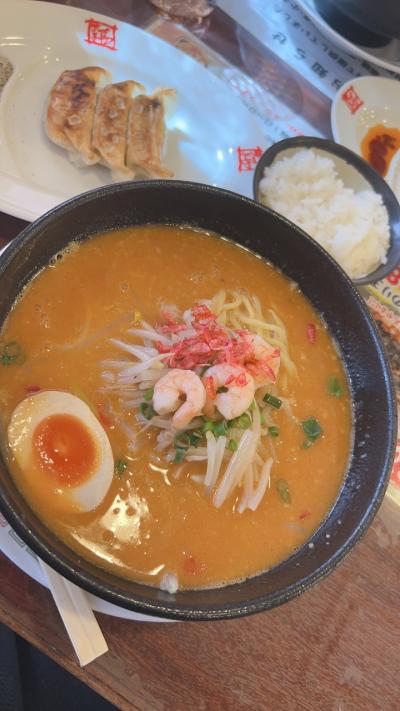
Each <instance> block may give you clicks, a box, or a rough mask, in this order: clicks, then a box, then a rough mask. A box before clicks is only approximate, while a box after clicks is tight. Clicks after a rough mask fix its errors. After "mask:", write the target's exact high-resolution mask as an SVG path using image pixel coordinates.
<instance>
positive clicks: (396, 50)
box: [297, 0, 400, 73]
mask: <svg viewBox="0 0 400 711" xmlns="http://www.w3.org/2000/svg"><path fill="white" fill-rule="evenodd" d="M377 2H378V0H377ZM297 4H298V5H299V6H300V7H301V9H302V10H303V12H305V13H306V15H308V17H309V18H310V20H311V22H312V23H313V24H314V25H315V26H316V27H318V29H319V30H320V31H321V32H322V33H323V34H324V35H325V37H327V38H328V39H330V40H331V42H333V43H334V44H335V45H336V46H337V47H340V48H341V49H343V50H344V51H345V52H348V54H351V55H352V56H353V57H361V58H362V59H366V60H367V61H368V62H371V63H372V64H376V65H377V66H378V67H383V68H384V69H389V70H390V71H392V72H397V73H400V40H392V42H390V44H388V45H386V47H380V48H379V49H375V48H374V49H372V48H370V47H360V46H359V45H357V44H353V42H351V41H350V40H348V39H346V38H345V37H342V35H340V34H339V33H338V32H336V30H334V29H332V27H331V26H330V25H328V23H327V22H325V20H324V19H323V18H322V17H321V15H320V13H319V12H318V10H317V8H316V6H315V2H314V0H297Z"/></svg>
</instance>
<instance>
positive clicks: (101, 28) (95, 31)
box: [85, 19, 118, 51]
mask: <svg viewBox="0 0 400 711" xmlns="http://www.w3.org/2000/svg"><path fill="white" fill-rule="evenodd" d="M85 22H86V24H87V34H86V42H87V43H88V44H95V45H96V46H97V47H106V48H107V49H112V50H113V51H114V50H116V49H117V48H116V46H115V42H116V35H117V30H118V25H108V24H107V23H106V22H98V21H97V20H92V19H90V20H85Z"/></svg>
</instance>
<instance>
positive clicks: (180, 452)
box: [173, 447, 186, 464]
mask: <svg viewBox="0 0 400 711" xmlns="http://www.w3.org/2000/svg"><path fill="white" fill-rule="evenodd" d="M185 455H186V449H181V448H180V447H177V449H176V450H175V457H174V459H173V461H174V462H175V464H180V463H181V462H183V460H184V459H185Z"/></svg>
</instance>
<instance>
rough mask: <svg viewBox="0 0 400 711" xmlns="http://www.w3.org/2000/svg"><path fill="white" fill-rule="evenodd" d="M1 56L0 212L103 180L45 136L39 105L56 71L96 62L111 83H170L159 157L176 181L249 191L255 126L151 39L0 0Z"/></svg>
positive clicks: (105, 176) (211, 81)
mask: <svg viewBox="0 0 400 711" xmlns="http://www.w3.org/2000/svg"><path fill="white" fill-rule="evenodd" d="M0 18H1V22H0V45H1V55H2V56H4V57H5V58H6V59H8V60H9V61H10V62H11V63H12V65H13V67H14V71H13V74H12V76H11V78H10V79H9V80H8V82H7V84H6V85H5V87H4V89H3V91H2V94H1V98H0V210H3V211H4V212H7V213H9V214H11V215H15V216H17V217H21V218H23V219H27V220H34V219H36V218H37V217H39V216H40V215H42V214H43V213H44V212H46V211H47V210H49V209H50V208H52V207H54V206H55V205H57V204H59V203H61V202H63V201H64V200H66V199H68V198H70V197H73V196H75V195H77V194H79V193H81V192H85V191H87V190H90V189H92V188H97V187H100V186H102V185H105V184H107V183H109V182H110V172H109V171H108V170H107V169H106V168H104V167H102V166H99V165H95V166H91V167H86V168H78V167H77V166H75V165H73V164H72V163H71V162H70V161H69V160H68V156H67V153H66V151H64V150H63V149H61V148H59V147H58V146H56V145H54V144H53V143H51V142H50V141H49V139H48V138H47V136H46V135H45V132H44V127H43V112H44V107H45V103H46V100H47V96H48V94H49V91H50V89H51V87H52V86H53V84H54V82H55V81H56V79H57V78H58V76H59V75H60V74H61V72H62V71H63V70H64V69H76V68H80V67H85V66H91V65H97V66H101V67H104V68H105V69H107V70H108V71H109V72H110V73H111V75H112V79H113V81H114V82H118V81H122V80H124V79H135V80H137V81H139V82H141V83H143V84H144V86H145V87H146V89H147V91H148V92H152V91H153V90H154V89H156V88H157V87H160V86H168V87H169V86H171V87H173V88H175V89H176V91H177V104H176V110H175V111H174V112H173V113H172V115H171V116H170V117H169V118H168V119H167V128H168V133H167V146H166V148H167V154H166V159H165V163H166V165H167V166H168V167H169V168H170V169H171V170H172V171H173V172H174V174H175V178H177V179H178V180H179V179H180V180H191V181H194V182H200V183H209V184H211V185H215V186H218V187H223V188H228V189H230V190H234V191H236V192H238V193H240V194H242V195H247V196H250V195H251V182H252V167H253V165H254V163H255V160H256V157H254V159H253V164H252V165H251V166H250V167H249V166H247V165H246V166H245V168H244V169H243V167H242V165H241V164H240V162H239V160H238V158H239V153H238V149H239V147H240V148H242V149H246V150H249V149H250V153H253V154H254V153H256V154H257V155H259V154H260V153H261V151H262V150H263V149H264V147H265V144H266V139H265V137H264V134H263V130H262V127H261V124H259V123H258V121H257V119H256V118H254V117H253V116H252V114H251V113H250V112H249V111H248V109H247V108H246V107H245V106H244V104H242V102H241V101H240V100H239V99H238V98H237V97H236V96H235V94H234V93H233V92H232V90H231V89H230V88H229V87H228V86H226V85H225V84H223V83H222V82H221V80H220V79H218V78H217V77H215V76H214V75H213V74H211V72H209V71H208V70H207V69H205V68H204V67H203V66H202V65H201V64H199V63H198V62H196V61H195V60H194V59H192V58H191V57H189V56H188V55H187V54H184V53H183V52H180V51H179V50H177V49H175V47H172V46H171V45H169V44H167V43H166V42H164V41H162V40H161V39H159V38H158V37H155V36H153V35H150V34H149V33H147V32H144V31H143V30H140V29H138V28H136V27H133V26H132V25H128V24H126V23H123V22H119V21H118V20H113V19H111V18H109V17H104V16H102V15H97V14H94V13H92V12H90V11H88V10H81V9H77V8H74V7H64V6H62V5H58V4H54V3H46V2H38V1H35V2H32V1H31V0H28V1H26V0H19V1H18V2H15V0H1V3H0Z"/></svg>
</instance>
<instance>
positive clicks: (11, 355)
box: [0, 341, 25, 365]
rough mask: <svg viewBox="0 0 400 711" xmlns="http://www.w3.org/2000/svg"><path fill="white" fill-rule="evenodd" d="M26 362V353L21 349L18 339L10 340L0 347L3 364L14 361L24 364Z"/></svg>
mask: <svg viewBox="0 0 400 711" xmlns="http://www.w3.org/2000/svg"><path fill="white" fill-rule="evenodd" d="M24 362H25V355H24V354H23V352H22V350H21V346H20V345H19V343H17V342H16V341H10V343H6V344H5V345H3V346H2V348H1V349H0V363H1V365H11V364H12V363H15V364H16V365H22V363H24Z"/></svg>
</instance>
